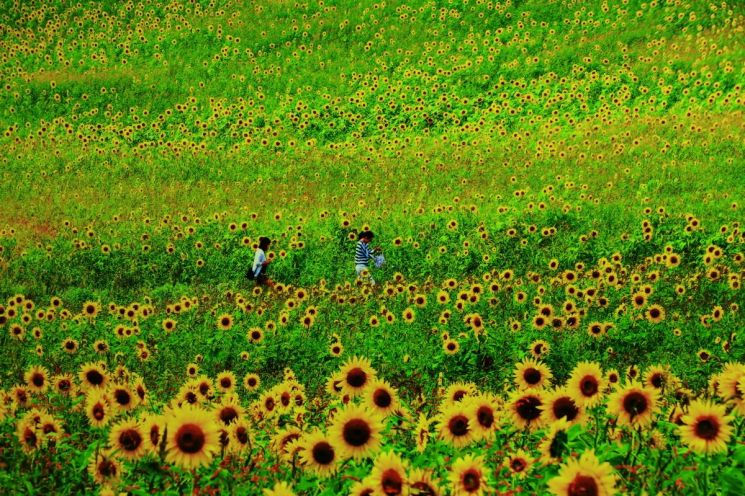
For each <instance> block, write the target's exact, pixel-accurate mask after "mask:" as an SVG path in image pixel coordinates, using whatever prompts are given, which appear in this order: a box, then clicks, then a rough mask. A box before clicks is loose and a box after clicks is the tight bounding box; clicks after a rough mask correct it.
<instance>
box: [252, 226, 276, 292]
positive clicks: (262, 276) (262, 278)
mask: <svg viewBox="0 0 745 496" xmlns="http://www.w3.org/2000/svg"><path fill="white" fill-rule="evenodd" d="M271 243H272V242H271V240H270V239H269V238H267V237H266V236H262V237H260V238H259V246H258V247H257V248H256V254H255V255H254V263H253V265H252V266H251V271H252V272H251V273H252V275H253V279H254V280H255V281H256V285H257V286H269V287H270V288H272V287H274V282H273V281H272V280H271V279H269V277H267V275H266V268H267V266H268V265H269V264H270V263H271V262H272V261H271V260H269V259H267V258H266V253H265V250H268V249H269V245H270V244H271Z"/></svg>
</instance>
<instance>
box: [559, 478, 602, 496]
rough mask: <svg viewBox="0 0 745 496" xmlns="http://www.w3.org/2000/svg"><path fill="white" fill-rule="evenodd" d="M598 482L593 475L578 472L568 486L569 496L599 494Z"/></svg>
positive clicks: (594, 495) (593, 495)
mask: <svg viewBox="0 0 745 496" xmlns="http://www.w3.org/2000/svg"><path fill="white" fill-rule="evenodd" d="M598 494H600V490H599V489H598V484H597V482H595V479H594V478H593V477H591V476H587V475H582V474H577V475H576V476H575V477H574V479H573V480H572V482H570V483H569V487H567V496H597V495H598Z"/></svg>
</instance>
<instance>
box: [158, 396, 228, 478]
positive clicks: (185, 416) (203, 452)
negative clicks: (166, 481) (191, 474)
mask: <svg viewBox="0 0 745 496" xmlns="http://www.w3.org/2000/svg"><path fill="white" fill-rule="evenodd" d="M166 436H167V439H166V450H167V452H166V461H168V462H169V463H174V464H176V465H178V466H180V467H184V468H192V467H198V466H201V465H207V464H209V463H210V461H211V460H212V456H213V453H214V452H215V451H217V450H218V449H219V447H220V431H219V429H218V425H217V422H215V420H214V415H212V414H211V413H210V412H208V411H205V410H202V409H201V408H194V407H188V406H187V407H182V408H179V409H177V410H173V411H172V412H170V413H169V415H168V417H167V421H166Z"/></svg>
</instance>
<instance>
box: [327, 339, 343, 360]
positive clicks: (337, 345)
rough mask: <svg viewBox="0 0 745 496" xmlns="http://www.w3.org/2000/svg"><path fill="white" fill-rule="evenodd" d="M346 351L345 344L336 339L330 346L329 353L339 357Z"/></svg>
mask: <svg viewBox="0 0 745 496" xmlns="http://www.w3.org/2000/svg"><path fill="white" fill-rule="evenodd" d="M342 353H344V346H343V345H342V344H341V342H339V341H334V342H333V343H331V345H330V346H329V354H330V355H331V356H333V357H339V356H341V354H342Z"/></svg>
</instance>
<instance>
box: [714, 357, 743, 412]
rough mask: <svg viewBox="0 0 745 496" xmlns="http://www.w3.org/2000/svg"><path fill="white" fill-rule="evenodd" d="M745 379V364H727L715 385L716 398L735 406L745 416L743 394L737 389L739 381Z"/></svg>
mask: <svg viewBox="0 0 745 496" xmlns="http://www.w3.org/2000/svg"><path fill="white" fill-rule="evenodd" d="M743 378H745V364H742V363H739V362H728V363H726V364H725V366H724V368H723V369H722V372H721V373H720V374H719V381H718V383H717V385H716V393H717V396H719V397H720V398H722V399H723V400H725V401H731V402H733V403H734V404H735V406H736V407H737V409H738V410H742V412H741V413H743V414H745V408H744V407H745V394H744V393H743V391H742V390H741V389H740V388H739V384H740V381H741V380H742V379H743Z"/></svg>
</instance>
